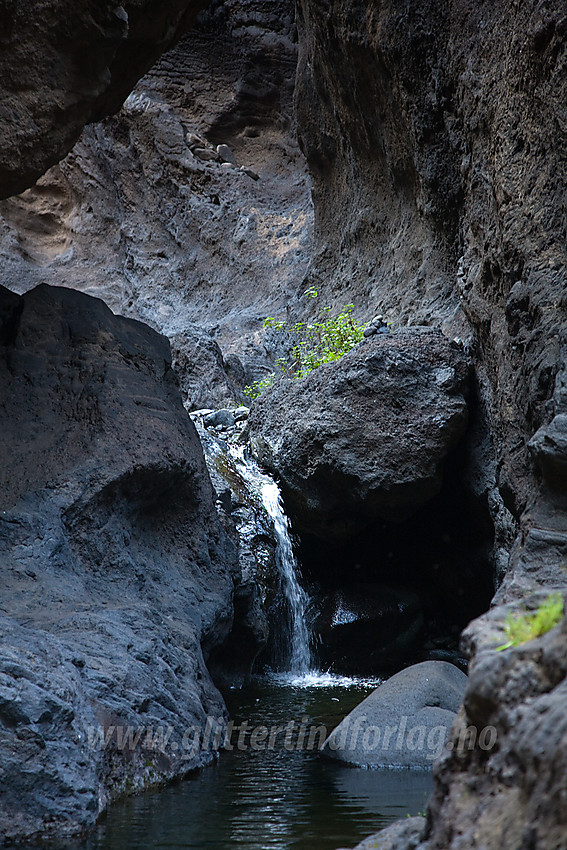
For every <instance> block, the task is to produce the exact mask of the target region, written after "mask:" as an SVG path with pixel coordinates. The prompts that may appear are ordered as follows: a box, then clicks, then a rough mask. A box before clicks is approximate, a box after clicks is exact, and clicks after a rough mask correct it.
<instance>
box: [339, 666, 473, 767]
mask: <svg viewBox="0 0 567 850" xmlns="http://www.w3.org/2000/svg"><path fill="white" fill-rule="evenodd" d="M466 683H467V677H466V675H465V674H464V673H463V672H462V671H461V670H458V669H457V667H454V666H453V665H452V664H448V663H447V662H445V661H423V662H422V663H421V664H414V665H413V666H412V667H407V668H406V669H405V670H402V671H401V672H400V673H396V675H395V676H392V678H391V679H388V680H387V681H386V682H384V683H383V684H382V685H380V686H379V687H378V688H376V690H375V691H373V692H372V693H371V694H370V696H368V697H366V699H365V700H363V701H362V702H361V703H360V705H358V706H357V707H356V708H355V709H354V710H353V711H351V712H350V714H348V715H347V716H346V717H345V719H344V720H343V721H342V722H341V723H339V725H338V726H337V728H336V729H334V730H333V732H331V734H330V735H329V737H328V738H327V740H326V741H325V743H324V744H323V748H322V753H323V755H325V756H326V757H328V758H331V759H336V760H338V761H341V762H345V763H347V764H351V765H354V766H357V767H409V768H417V769H419V768H422V769H423V768H429V767H431V766H432V764H433V762H434V761H435V759H436V758H438V756H439V755H440V754H441V753H442V752H443V749H444V747H445V744H446V741H447V738H448V737H449V732H450V730H451V725H452V723H453V721H454V720H455V717H456V713H457V711H458V710H459V706H460V704H461V702H462V700H463V696H464V693H465V687H466Z"/></svg>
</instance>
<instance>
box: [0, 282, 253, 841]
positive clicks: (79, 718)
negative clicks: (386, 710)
mask: <svg viewBox="0 0 567 850" xmlns="http://www.w3.org/2000/svg"><path fill="white" fill-rule="evenodd" d="M0 343H1V356H0V384H1V388H2V389H1V394H0V398H1V402H0V429H1V432H2V441H1V447H0V460H1V463H0V499H1V507H2V512H1V514H0V572H1V574H2V616H1V622H0V633H1V636H2V640H1V642H0V643H1V650H0V762H1V764H2V775H1V777H0V801H1V802H0V836H1V837H2V839H6V840H7V839H10V840H16V839H22V838H29V837H31V836H35V837H38V836H49V835H55V836H62V835H66V834H71V833H75V832H77V831H78V830H80V829H82V828H84V827H85V826H88V825H90V824H92V823H93V822H94V820H95V819H96V817H97V816H98V814H99V813H100V811H101V810H102V809H104V808H105V806H106V805H107V804H108V802H109V801H110V800H112V799H113V798H114V797H115V796H117V795H118V794H122V793H128V792H131V791H132V790H136V789H141V788H142V787H144V786H146V785H151V784H154V783H158V782H162V781H164V780H168V779H170V778H172V777H174V776H178V775H182V774H184V773H185V772H186V771H187V770H189V769H191V768H193V767H195V766H197V765H201V764H205V763H207V762H208V761H210V760H211V759H212V758H213V757H214V750H215V746H218V741H217V743H216V745H215V743H214V741H209V742H207V743H205V744H204V746H203V747H200V746H193V744H194V741H195V734H196V733H195V734H194V730H196V729H199V730H200V729H201V728H202V727H203V726H204V724H205V720H206V717H207V716H208V715H210V716H212V717H214V718H215V721H216V722H220V723H221V724H222V723H223V718H224V716H225V709H224V703H223V701H222V698H221V696H220V694H219V693H218V691H217V690H216V688H215V687H214V686H213V683H212V681H211V679H210V676H209V673H208V671H207V667H206V658H207V657H208V655H209V653H210V652H211V651H212V650H213V649H214V648H215V647H216V646H218V645H219V644H220V643H222V641H223V640H224V639H225V638H226V636H227V634H228V632H229V630H230V628H231V623H232V616H233V611H232V593H233V585H234V579H235V571H236V548H235V546H234V544H233V543H232V542H231V540H230V539H229V538H228V536H227V534H226V533H225V531H224V529H223V528H222V526H221V524H220V522H219V519H218V516H217V514H216V511H215V508H214V500H213V491H212V487H211V483H210V479H209V477H208V475H207V472H206V467H205V462H204V458H203V454H202V449H201V446H200V443H199V439H198V437H197V434H196V432H195V429H194V426H193V425H192V423H191V422H190V420H189V419H188V417H187V415H186V413H185V411H184V409H183V406H182V403H181V399H180V396H179V393H178V390H177V386H176V381H175V378H174V375H173V372H172V370H171V364H170V353H169V345H168V343H167V340H165V339H164V338H163V337H161V336H159V334H156V333H155V332H154V331H152V330H151V329H150V328H148V327H146V326H144V325H142V324H140V323H138V322H135V321H132V320H129V319H123V318H119V317H116V316H114V315H113V314H112V313H111V312H110V310H109V309H108V308H107V307H106V306H105V305H104V304H103V303H102V302H100V301H98V300H96V299H93V298H90V297H88V296H86V295H83V294H80V293H77V292H72V291H70V290H66V289H54V288H50V287H47V286H41V287H39V288H37V289H35V290H33V291H32V292H29V293H28V294H26V295H25V296H23V297H19V296H17V295H15V294H13V293H11V292H9V291H7V290H5V289H4V288H2V289H1V290H0ZM191 730H193V732H192V731H191ZM128 736H130V738H129V737H128ZM184 736H185V737H184Z"/></svg>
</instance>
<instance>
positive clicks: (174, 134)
mask: <svg viewBox="0 0 567 850" xmlns="http://www.w3.org/2000/svg"><path fill="white" fill-rule="evenodd" d="M132 5H133V4H132ZM150 5H152V7H155V9H156V13H157V11H158V10H159V9H161V8H162V7H164V6H165V7H166V8H167V7H169V6H171V5H173V4H172V3H171V2H169V3H167V4H163V3H162V4H159V3H155V2H154V3H152V4H150V3H149V2H147V0H146V2H145V3H141V2H139V3H138V6H139V7H140V11H141V9H142V6H144V7H148V6H150ZM183 5H184V6H187V1H186V0H185V3H181V2H179V0H178V2H177V6H178V7H181V6H183ZM194 5H195V4H193V6H194ZM164 14H165V12H164ZM294 16H295V9H294V3H293V0H285V2H284V1H283V0H282V1H281V2H280V0H278V3H277V4H274V3H273V2H272V0H269V2H267V0H236V2H234V0H231V2H228V3H225V2H223V3H219V2H215V3H213V4H211V7H210V9H209V10H207V11H206V12H204V13H203V14H202V15H201V16H200V18H199V22H198V24H197V26H196V27H195V28H194V29H193V30H192V31H191V32H190V33H189V34H188V35H187V36H186V37H185V38H183V39H182V40H181V41H180V42H179V44H178V45H177V47H175V48H174V49H173V50H171V51H170V52H169V53H167V54H166V55H165V56H163V58H162V59H161V60H160V61H159V62H158V63H157V65H156V66H155V67H154V68H153V69H152V70H151V72H150V73H149V74H147V75H146V76H145V77H144V78H143V79H142V80H141V81H140V82H139V84H138V85H137V86H136V88H135V89H134V91H133V92H132V94H131V95H130V97H129V98H128V99H127V101H126V103H125V104H124V107H123V109H122V110H121V111H120V112H119V114H118V115H116V116H115V117H113V118H110V119H107V120H105V121H103V122H101V123H100V124H97V125H92V126H89V127H88V128H87V129H86V130H85V132H84V133H83V136H82V138H81V139H80V141H79V142H78V143H77V144H76V145H75V147H74V148H73V150H72V152H71V153H70V154H69V156H68V157H67V158H66V159H65V160H64V161H63V162H61V163H60V165H58V166H55V167H54V168H53V169H51V170H50V171H49V172H48V173H47V174H45V175H44V176H43V177H42V178H41V179H40V180H39V182H38V183H37V185H36V186H34V187H32V188H30V189H29V190H28V191H27V192H25V193H23V194H22V195H21V196H18V197H14V198H10V199H9V200H7V201H5V202H3V203H2V204H0V216H1V217H2V218H1V219H0V254H1V255H2V257H3V263H2V270H3V273H2V279H3V281H4V283H5V285H6V286H8V287H9V288H16V289H17V291H18V292H19V293H21V292H23V291H26V290H28V289H31V288H33V287H34V286H36V285H38V284H39V283H50V284H53V285H56V286H69V287H72V288H74V289H79V290H82V291H85V292H87V293H88V294H90V295H95V296H97V297H99V298H102V299H103V300H104V301H105V302H106V303H107V304H108V305H109V306H110V307H111V309H112V310H114V311H115V312H117V313H120V314H121V315H126V316H130V317H132V318H135V319H140V320H142V321H144V322H147V323H148V324H149V325H150V326H151V327H153V328H155V329H156V330H158V331H160V332H161V333H164V334H166V335H167V336H168V337H169V338H170V340H171V344H172V351H173V355H174V361H175V368H176V370H177V372H178V374H179V376H180V382H181V387H182V390H183V391H184V392H186V393H187V397H188V398H189V400H190V403H191V407H193V408H195V409H196V408H200V407H223V406H226V405H227V404H232V405H234V404H235V403H241V402H242V400H243V397H242V389H243V387H244V386H245V385H246V384H249V383H252V381H254V380H256V379H257V378H259V377H263V376H264V374H265V373H266V371H267V369H268V365H269V357H268V354H267V352H266V351H265V350H264V347H263V332H262V321H263V319H264V318H265V316H268V315H274V314H279V313H280V312H281V311H282V310H284V309H285V306H286V305H287V304H288V303H289V302H290V301H292V302H293V301H294V300H295V298H296V292H297V291H298V290H299V289H300V286H301V281H302V280H303V278H304V276H305V271H306V269H307V264H308V261H309V256H310V251H311V230H312V218H313V213H312V206H311V200H310V195H309V185H308V178H307V171H306V166H305V160H304V158H303V156H302V155H301V152H300V151H299V148H298V145H297V141H296V139H295V134H294V118H293V109H292V96H293V86H294V81H295V67H296V62H297V43H296V34H295V26H294ZM150 26H151V23H150V22H148V28H150ZM148 65H149V57H148ZM146 67H147V66H146ZM126 79H130V77H127V78H126ZM38 108H39V107H38ZM223 144H228V146H229V147H230V149H231V152H232V154H233V157H234V158H235V159H236V162H237V166H236V167H235V166H233V165H232V164H231V163H230V162H229V163H226V162H225V163H223V162H221V157H220V154H218V152H217V147H218V146H221V149H222V145H223ZM203 151H205V153H206V157H205V154H204V153H203ZM199 152H200V153H199ZM34 155H39V154H37V153H35V154H34ZM241 166H242V167H244V168H245V169H246V168H247V169H249V170H250V169H252V171H253V172H255V174H256V175H259V176H260V179H259V180H255V179H253V178H252V177H250V176H249V175H248V174H247V173H246V171H242V170H241ZM219 346H220V350H219Z"/></svg>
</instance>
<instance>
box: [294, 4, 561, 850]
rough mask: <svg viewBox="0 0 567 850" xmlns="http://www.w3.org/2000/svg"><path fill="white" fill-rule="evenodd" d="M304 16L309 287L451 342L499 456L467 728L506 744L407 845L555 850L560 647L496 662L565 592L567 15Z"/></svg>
mask: <svg viewBox="0 0 567 850" xmlns="http://www.w3.org/2000/svg"><path fill="white" fill-rule="evenodd" d="M298 9H299V11H298V25H299V43H300V56H299V69H298V84H297V88H296V106H297V116H298V130H299V138H300V142H301V146H302V149H303V150H304V152H305V155H306V157H307V160H308V163H309V167H310V172H311V176H312V181H313V199H314V208H315V248H314V258H313V262H312V266H311V269H310V272H309V282H311V283H312V284H313V285H314V286H317V287H320V288H323V289H325V291H329V292H330V293H332V296H333V297H334V299H335V302H336V303H338V302H339V301H340V300H343V299H344V298H349V299H351V298H352V299H353V300H355V303H358V304H360V305H361V306H364V305H366V304H367V305H368V306H369V307H371V310H372V312H373V313H374V312H376V313H378V312H379V313H383V314H384V315H385V316H386V317H387V318H388V319H390V320H391V321H392V322H393V323H394V325H397V324H404V323H412V324H413V323H417V324H419V323H427V324H437V325H440V326H441V327H442V328H443V329H444V331H445V333H447V334H449V335H450V336H451V337H455V338H458V339H460V340H461V342H462V343H463V345H464V346H465V348H466V349H467V350H468V351H469V353H470V354H471V356H472V358H473V361H474V363H475V366H476V375H477V386H478V392H479V400H480V409H481V414H482V416H483V418H484V428H485V431H486V433H487V435H488V436H489V442H487V443H485V444H484V446H485V447H484V449H483V450H482V452H480V453H479V454H478V456H477V460H478V464H477V471H478V480H477V484H479V485H480V486H481V488H484V491H485V493H486V498H487V501H488V504H489V506H490V508H491V511H492V517H493V521H494V524H495V533H496V543H497V552H496V554H497V559H496V580H497V583H498V590H497V593H496V597H495V600H494V607H493V609H492V611H491V612H490V613H489V614H487V615H486V616H485V617H483V618H481V619H480V620H477V621H475V622H473V623H472V624H471V625H470V626H469V628H468V629H467V631H466V632H465V635H464V638H463V641H464V646H465V648H466V650H467V652H468V654H469V656H470V657H471V676H470V682H469V687H468V691H467V696H466V698H465V702H464V707H463V710H462V717H461V722H462V723H463V724H465V726H466V725H476V726H477V727H479V728H481V727H484V726H486V725H493V726H494V728H495V729H496V730H497V735H498V744H497V746H496V748H495V749H494V750H492V751H490V752H482V751H481V749H479V748H478V746H477V747H476V748H473V749H472V750H471V751H466V752H465V753H463V752H458V751H457V750H458V748H457V746H456V745H457V742H458V732H459V728H460V727H458V728H456V729H455V732H454V738H453V740H452V742H451V743H452V745H453V744H454V745H455V750H454V751H453V752H452V753H449V752H448V753H447V754H446V756H445V757H444V758H443V759H442V760H441V762H440V763H439V765H438V766H437V768H436V791H435V795H434V798H433V803H432V806H431V808H430V812H429V820H428V823H427V826H426V830H425V833H423V831H422V823H421V822H416V825H415V831H414V832H415V834H414V835H413V837H412V838H411V841H410V840H409V839H408V840H407V842H406V843H404V842H402V843H398V844H395V846H396V847H401V846H404V847H405V846H407V847H409V846H411V847H414V846H415V845H416V843H418V842H421V843H420V844H419V846H420V847H423V848H426V847H427V848H434V847H435V848H441V847H443V848H448V847H451V848H457V847H459V848H460V847H466V848H473V847H483V848H487V847H488V848H497V847H498V848H512V847H514V848H518V847H520V846H521V847H526V848H527V847H546V848H548V847H549V848H550V847H557V846H563V844H564V840H565V830H566V823H565V818H564V815H563V814H562V812H563V811H564V807H563V806H562V804H560V803H559V801H558V797H557V794H558V793H559V792H558V791H557V790H555V784H554V783H555V782H556V781H557V780H554V779H553V778H552V777H558V776H564V775H565V770H566V769H567V750H566V749H565V739H564V738H562V739H561V740H559V738H560V736H559V735H558V732H557V724H558V723H559V724H560V727H561V728H564V713H562V712H561V709H560V708H559V706H560V704H561V700H562V699H564V697H563V696H562V694H563V693H564V689H565V669H564V664H563V662H562V661H561V653H564V651H565V629H564V628H563V630H562V631H557V630H556V631H554V632H553V633H550V635H549V636H547V637H546V638H540V639H538V640H535V641H533V642H532V643H530V644H527V645H526V646H525V647H520V648H518V649H510V650H507V651H506V652H496V651H495V650H496V647H497V646H498V645H499V644H501V643H502V642H503V639H502V638H503V634H504V633H503V630H502V625H503V621H504V618H505V615H506V613H507V612H508V611H510V610H515V609H517V608H519V607H522V606H523V604H527V605H531V606H532V608H533V607H534V606H536V605H537V604H538V602H540V601H541V600H542V599H543V598H544V597H545V595H546V594H547V592H548V591H549V590H559V591H561V592H563V593H564V592H565V590H566V588H567V573H566V571H565V563H566V561H565V552H566V545H567V535H566V532H567V515H566V514H565V497H564V491H565V465H564V458H565V437H564V434H565V430H564V427H565V426H564V423H565V412H564V408H565V398H566V397H565V362H566V359H565V340H566V331H567V324H566V313H565V284H566V271H565V269H566V259H567V258H566V248H565V245H566V242H565V236H566V218H565V198H566V197H567V195H566V188H567V187H566V178H567V169H566V155H565V150H566V148H565V132H566V129H567V128H566V124H565V101H566V95H567V90H566V86H567V82H566V81H567V77H566V75H565V68H566V62H567V48H566V42H565V33H566V31H567V18H566V17H565V10H564V7H563V4H562V3H559V2H545V3H543V2H530V3H517V2H503V3H498V4H493V3H488V2H480V3H474V4H473V3H468V2H464V1H462V0H455V1H454V2H450V3H440V2H435V1H434V0H431V2H430V1H429V0H420V2H417V3H413V2H412V3H408V2H395V1H394V2H388V0H384V2H379V3H372V2H359V0H352V2H347V3H338V2H332V0H331V2H324V3H319V2H311V0H300V2H299V6H298ZM489 445H490V449H489V450H488V451H487V447H488V446H489ZM480 473H482V475H480ZM482 476H484V482H483V483H481V480H480V479H481V478H482ZM519 600H523V603H522V605H520V604H519ZM560 718H562V719H561V720H560ZM516 724H519V725H516ZM561 724H563V725H561ZM392 840H393V841H394V839H392ZM396 840H397V839H396ZM381 841H386V835H383V836H381ZM394 843H395V842H394ZM384 846H386V845H384ZM388 846H389V845H388ZM392 846H394V844H392Z"/></svg>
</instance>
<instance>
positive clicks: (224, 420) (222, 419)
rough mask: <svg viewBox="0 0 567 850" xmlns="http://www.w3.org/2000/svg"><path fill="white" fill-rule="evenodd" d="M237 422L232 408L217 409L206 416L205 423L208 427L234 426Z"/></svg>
mask: <svg viewBox="0 0 567 850" xmlns="http://www.w3.org/2000/svg"><path fill="white" fill-rule="evenodd" d="M234 422H235V418H234V413H233V411H232V410H228V409H224V410H215V411H214V412H213V413H209V414H207V415H206V416H205V418H204V420H203V423H204V425H205V426H206V427H207V428H232V427H233V425H234Z"/></svg>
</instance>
